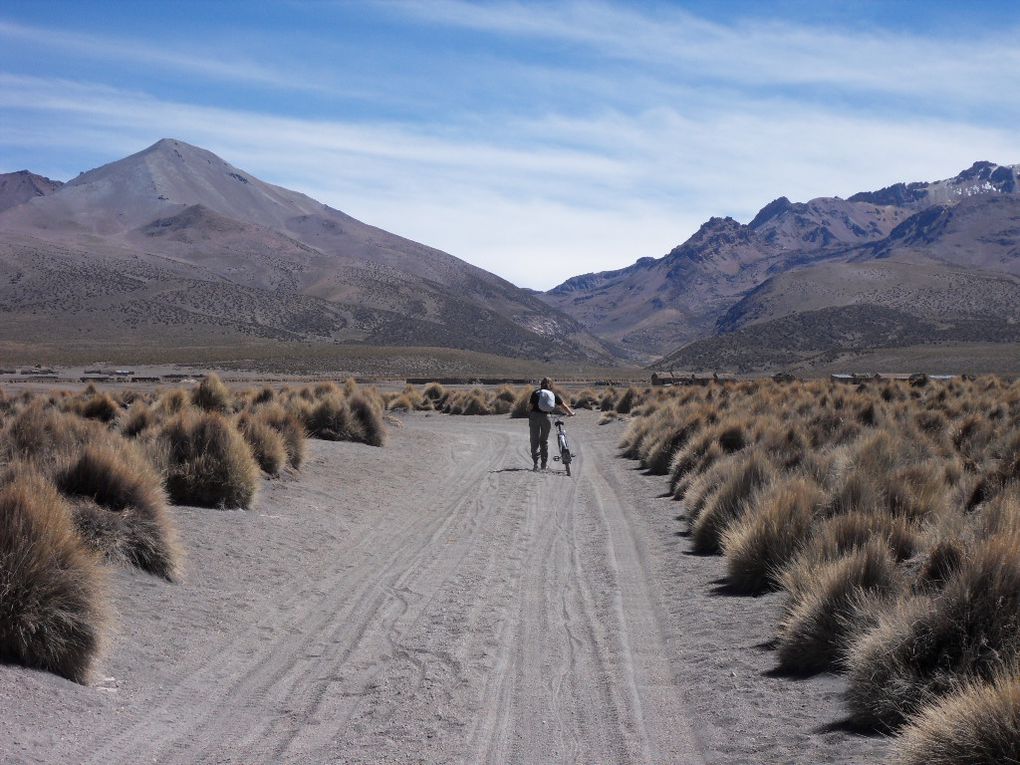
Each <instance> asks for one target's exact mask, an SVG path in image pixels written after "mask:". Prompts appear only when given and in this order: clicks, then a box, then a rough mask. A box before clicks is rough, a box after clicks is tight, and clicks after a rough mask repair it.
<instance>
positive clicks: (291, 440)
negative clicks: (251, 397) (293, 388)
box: [256, 404, 306, 469]
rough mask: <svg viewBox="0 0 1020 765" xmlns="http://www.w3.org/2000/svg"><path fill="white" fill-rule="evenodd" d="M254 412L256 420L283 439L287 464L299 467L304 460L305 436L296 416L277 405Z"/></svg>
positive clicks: (261, 407)
mask: <svg viewBox="0 0 1020 765" xmlns="http://www.w3.org/2000/svg"><path fill="white" fill-rule="evenodd" d="M256 411H257V416H258V418H259V419H260V420H262V421H263V422H264V423H266V424H267V425H268V426H269V427H271V428H273V430H275V431H276V432H277V433H279V434H280V436H281V437H282V438H283V446H284V449H286V451H287V463H288V464H289V465H290V466H291V467H292V468H295V469H297V468H299V467H301V463H302V462H304V459H305V438H306V435H305V428H304V425H302V424H301V421H300V419H299V418H298V417H297V415H295V414H292V413H290V412H288V411H287V410H286V409H284V408H283V407H282V406H280V405H279V404H270V405H264V406H260V407H259V408H258V409H257V410H256Z"/></svg>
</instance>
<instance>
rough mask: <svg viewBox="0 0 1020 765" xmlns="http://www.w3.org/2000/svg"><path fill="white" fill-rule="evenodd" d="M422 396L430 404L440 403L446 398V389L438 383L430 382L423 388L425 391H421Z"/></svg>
mask: <svg viewBox="0 0 1020 765" xmlns="http://www.w3.org/2000/svg"><path fill="white" fill-rule="evenodd" d="M422 395H423V396H425V398H427V399H428V400H429V401H432V402H436V401H442V400H443V398H444V397H445V396H446V389H445V388H444V387H443V386H442V385H440V384H439V383H437V382H432V383H429V384H428V385H426V386H425V390H424V391H422Z"/></svg>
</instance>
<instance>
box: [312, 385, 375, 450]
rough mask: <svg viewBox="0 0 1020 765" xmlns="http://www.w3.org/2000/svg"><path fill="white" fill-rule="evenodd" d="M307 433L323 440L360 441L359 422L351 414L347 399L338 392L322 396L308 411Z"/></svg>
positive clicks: (362, 434) (361, 438) (361, 434)
mask: <svg viewBox="0 0 1020 765" xmlns="http://www.w3.org/2000/svg"><path fill="white" fill-rule="evenodd" d="M305 427H307V429H308V433H309V434H310V435H312V436H313V437H315V438H321V439H323V440H325V441H362V440H364V433H363V431H362V429H361V423H360V422H358V421H357V420H355V418H354V416H353V415H352V414H351V410H350V407H349V406H348V405H347V400H346V399H345V398H344V397H343V396H342V395H340V394H339V393H331V394H328V395H326V396H324V397H323V398H322V399H320V400H319V401H318V403H316V404H315V405H314V406H313V407H312V408H311V410H310V411H309V413H308V418H307V420H306V421H305Z"/></svg>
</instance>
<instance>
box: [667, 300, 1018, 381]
mask: <svg viewBox="0 0 1020 765" xmlns="http://www.w3.org/2000/svg"><path fill="white" fill-rule="evenodd" d="M987 343H1002V344H1012V345H1009V346H1006V345H1004V346H1003V347H1004V348H1006V347H1008V348H1009V353H1013V352H1015V348H1016V347H1020V346H1017V345H1016V344H1018V343H1020V323H1017V322H1015V321H1013V322H1010V321H1008V320H1006V319H1003V318H999V317H991V318H988V317H981V318H975V319H965V318H959V319H952V320H936V319H925V318H921V317H918V316H915V315H914V314H912V313H908V312H906V311H900V310H896V309H893V308H887V307H885V306H878V305H871V304H866V303H861V304H856V305H844V306H835V307H828V308H822V309H819V310H816V311H803V312H796V313H790V314H788V315H786V316H783V317H781V318H778V319H773V320H771V321H765V322H760V323H757V324H750V325H748V326H746V327H743V328H741V329H739V330H736V331H734V332H731V333H728V334H723V335H719V336H716V337H710V338H706V339H703V340H698V341H695V342H693V343H690V344H688V345H686V346H684V347H683V348H680V349H679V350H677V351H674V352H673V353H671V354H668V355H667V356H665V357H664V358H662V359H660V360H659V361H658V362H657V365H658V366H659V367H660V368H662V369H667V370H670V369H671V370H676V371H677V372H680V371H681V370H683V371H701V370H724V371H733V372H758V373H761V372H772V371H775V370H776V369H794V370H810V369H812V368H818V367H824V366H826V365H827V364H830V363H831V362H833V361H834V360H836V359H839V358H841V357H844V358H848V359H853V358H859V357H863V356H866V355H868V354H870V353H872V352H873V351H875V350H876V349H907V348H911V347H917V346H925V345H946V346H949V347H952V348H953V350H954V352H955V353H959V352H960V349H961V348H965V347H966V345H967V344H972V345H975V346H978V345H984V344H987ZM889 358H891V359H898V360H897V361H896V362H895V363H896V364H897V367H896V368H893V369H891V370H889V369H885V370H883V371H917V370H915V369H912V368H910V367H909V366H907V367H905V366H904V364H906V363H908V362H909V355H908V354H905V353H904V354H901V355H900V356H899V357H897V356H896V355H895V354H893V355H892V356H889ZM887 363H888V362H887ZM870 371H874V370H870ZM951 371H954V372H961V371H971V370H970V369H969V367H968V366H967V365H966V358H965V356H963V357H961V358H960V361H959V366H957V367H955V368H954V369H952V370H951ZM992 371H1000V372H1011V373H1016V372H1017V371H1020V360H1018V359H1010V358H1004V359H1001V360H1000V363H999V364H998V366H996V367H995V368H994V370H992Z"/></svg>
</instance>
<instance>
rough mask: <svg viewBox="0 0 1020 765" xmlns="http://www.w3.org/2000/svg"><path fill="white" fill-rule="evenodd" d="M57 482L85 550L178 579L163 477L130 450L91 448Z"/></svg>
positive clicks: (116, 445) (62, 468) (120, 445)
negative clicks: (88, 549) (161, 479)
mask: <svg viewBox="0 0 1020 765" xmlns="http://www.w3.org/2000/svg"><path fill="white" fill-rule="evenodd" d="M54 482H55V483H56V486H57V488H58V489H59V490H60V491H61V492H62V493H63V494H64V495H65V496H67V497H68V498H69V500H70V501H71V503H72V504H73V506H74V521H75V526H76V527H77V529H78V532H79V534H80V535H81V537H82V539H83V541H84V542H85V543H86V544H88V545H89V546H90V547H92V548H93V549H95V550H97V551H99V552H102V553H103V554H104V555H106V557H107V558H110V559H112V560H123V561H125V562H127V563H129V564H131V565H134V566H137V567H138V568H141V569H143V570H144V571H148V572H149V573H152V574H155V575H157V576H161V577H163V578H165V579H168V580H171V581H172V580H173V579H174V578H175V576H176V572H177V568H178V564H179V559H180V548H179V546H178V543H177V531H176V529H175V528H174V526H173V524H172V522H171V521H170V518H169V517H168V515H167V511H166V499H165V497H164V494H163V489H162V485H161V481H160V477H159V475H157V474H156V472H155V471H154V470H153V468H152V467H151V465H150V464H149V463H148V462H147V461H146V460H145V458H144V457H143V456H142V455H141V453H139V452H138V451H137V450H136V449H135V448H134V447H133V446H132V445H131V444H127V443H124V442H117V441H113V440H111V441H109V442H108V443H94V444H90V445H88V446H86V447H84V448H83V449H81V451H80V452H79V453H78V454H76V455H74V456H72V457H70V458H68V459H67V460H66V461H65V462H64V463H63V464H61V465H59V466H58V468H57V469H56V471H55V474H54Z"/></svg>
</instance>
